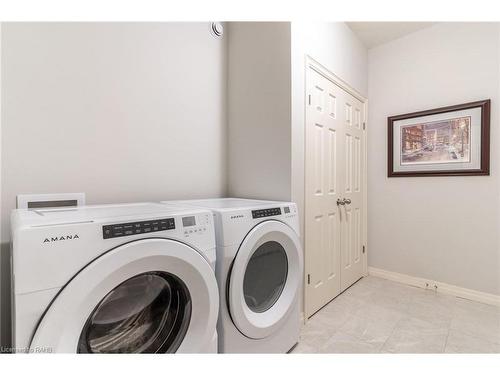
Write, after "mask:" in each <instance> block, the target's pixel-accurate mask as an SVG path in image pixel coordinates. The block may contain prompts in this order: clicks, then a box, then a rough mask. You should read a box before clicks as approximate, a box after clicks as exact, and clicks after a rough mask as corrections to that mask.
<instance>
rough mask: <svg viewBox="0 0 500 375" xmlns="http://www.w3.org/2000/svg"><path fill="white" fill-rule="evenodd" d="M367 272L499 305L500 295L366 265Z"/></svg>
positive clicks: (403, 282)
mask: <svg viewBox="0 0 500 375" xmlns="http://www.w3.org/2000/svg"><path fill="white" fill-rule="evenodd" d="M368 274H369V275H371V276H376V277H380V278H382V279H387V280H391V281H396V282H399V283H402V284H407V285H412V286H416V287H419V288H423V289H429V290H435V291H436V292H438V293H444V294H449V295H452V296H455V297H460V298H465V299H469V300H471V301H476V302H482V303H486V304H488V305H493V306H499V307H500V296H498V295H496V294H489V293H484V292H479V291H477V290H472V289H467V288H462V287H460V286H456V285H451V284H446V283H442V282H440V281H435V280H429V279H424V278H421V277H415V276H410V275H405V274H402V273H397V272H392V271H386V270H383V269H380V268H374V267H368Z"/></svg>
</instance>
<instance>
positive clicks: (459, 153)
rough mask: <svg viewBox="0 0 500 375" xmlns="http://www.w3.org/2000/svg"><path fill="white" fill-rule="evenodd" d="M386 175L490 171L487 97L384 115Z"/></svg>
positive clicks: (484, 173)
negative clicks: (424, 109) (386, 153)
mask: <svg viewBox="0 0 500 375" xmlns="http://www.w3.org/2000/svg"><path fill="white" fill-rule="evenodd" d="M388 127H389V129H388V136H389V137H388V148H389V149H388V176H389V177H405V176H407V177H417V176H463V175H465V176H481V175H489V174H490V100H489V99H488V100H481V101H478V102H473V103H466V104H459V105H454V106H450V107H443V108H437V109H431V110H428V111H421V112H414V113H408V114H405V115H399V116H392V117H389V118H388Z"/></svg>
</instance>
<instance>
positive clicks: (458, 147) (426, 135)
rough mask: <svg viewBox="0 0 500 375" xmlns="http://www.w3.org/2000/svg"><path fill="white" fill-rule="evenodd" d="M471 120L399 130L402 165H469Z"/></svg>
mask: <svg viewBox="0 0 500 375" xmlns="http://www.w3.org/2000/svg"><path fill="white" fill-rule="evenodd" d="M470 121H471V119H470V117H459V118H454V119H447V120H442V121H435V122H427V123H421V124H417V125H407V126H402V127H401V164H436V163H458V162H460V163H466V162H470Z"/></svg>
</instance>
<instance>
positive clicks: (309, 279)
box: [307, 273, 311, 285]
mask: <svg viewBox="0 0 500 375" xmlns="http://www.w3.org/2000/svg"><path fill="white" fill-rule="evenodd" d="M307 284H308V285H309V284H311V274H309V273H308V274H307Z"/></svg>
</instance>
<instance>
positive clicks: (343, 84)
mask: <svg viewBox="0 0 500 375" xmlns="http://www.w3.org/2000/svg"><path fill="white" fill-rule="evenodd" d="M309 68H311V69H312V70H314V71H315V72H317V73H318V74H320V75H321V76H323V77H324V78H326V79H328V80H329V81H330V82H332V83H333V84H334V85H336V86H338V87H339V88H340V89H341V90H343V91H345V92H347V93H348V94H350V95H352V96H354V97H355V98H356V99H358V100H359V101H360V102H361V103H363V109H364V118H363V124H364V129H363V138H364V142H365V150H364V155H363V158H364V162H365V169H364V171H363V189H364V192H363V207H364V214H363V246H364V247H365V252H364V253H363V254H362V257H363V276H368V248H369V247H368V229H367V227H368V192H367V190H368V184H367V177H368V129H369V126H368V98H366V97H364V96H363V95H362V94H361V93H359V92H358V91H357V90H356V89H355V88H354V87H352V86H351V85H350V84H349V83H348V82H347V81H345V80H343V79H342V78H340V77H339V76H338V75H336V74H335V73H333V72H332V71H330V70H329V69H328V68H326V67H325V66H324V65H323V64H321V63H320V62H319V61H318V60H316V59H314V58H313V57H311V56H310V55H308V54H306V55H305V64H304V109H305V110H304V134H305V129H306V120H307V106H308V102H307V95H308V92H307V70H308V69H309ZM303 146H304V150H306V137H304V145H303ZM303 163H304V171H305V169H306V158H305V153H304V160H303ZM305 184H306V181H305V173H304V190H303V191H304V213H305V207H306V205H307V199H306V196H305V191H306V189H305ZM305 236H306V233H305V223H304V236H303V237H304V238H303V243H304V288H303V307H302V310H303V311H304V312H305V311H306V291H307V288H306V287H305V286H306V285H307V272H306V268H305V265H306V255H305V251H306V248H305V244H306V242H305ZM304 316H305V315H304ZM305 320H306V321H307V318H306V319H305Z"/></svg>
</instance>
